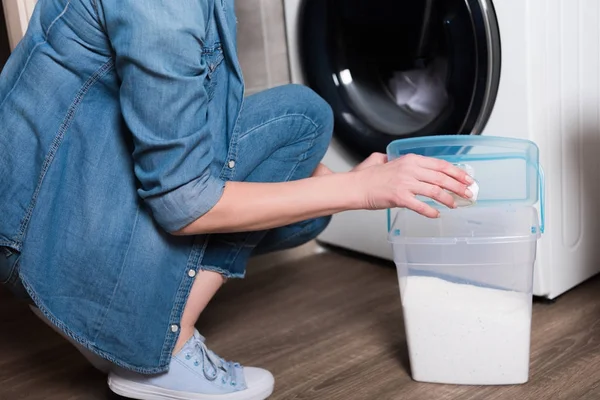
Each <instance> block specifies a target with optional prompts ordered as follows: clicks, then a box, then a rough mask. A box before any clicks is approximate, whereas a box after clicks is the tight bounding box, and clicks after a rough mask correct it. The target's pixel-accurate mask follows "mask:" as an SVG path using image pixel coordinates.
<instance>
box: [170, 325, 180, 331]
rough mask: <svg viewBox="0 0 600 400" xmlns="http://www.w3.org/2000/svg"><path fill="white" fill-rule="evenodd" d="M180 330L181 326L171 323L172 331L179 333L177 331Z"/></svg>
mask: <svg viewBox="0 0 600 400" xmlns="http://www.w3.org/2000/svg"><path fill="white" fill-rule="evenodd" d="M178 330H179V327H178V326H177V325H175V324H173V325H171V332H173V333H177V331H178Z"/></svg>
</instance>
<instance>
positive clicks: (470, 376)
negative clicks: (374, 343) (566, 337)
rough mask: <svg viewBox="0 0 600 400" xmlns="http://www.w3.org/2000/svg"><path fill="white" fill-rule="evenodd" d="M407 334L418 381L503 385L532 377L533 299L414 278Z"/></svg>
mask: <svg viewBox="0 0 600 400" xmlns="http://www.w3.org/2000/svg"><path fill="white" fill-rule="evenodd" d="M405 279H406V280H404V279H403V280H402V281H403V282H402V283H403V284H405V286H403V290H404V291H405V292H404V296H403V309H404V321H405V325H406V336H407V340H408V348H409V355H410V362H411V370H412V375H413V378H414V379H415V380H417V381H424V382H437V383H454V384H476V385H501V384H518V383H524V382H526V381H527V379H528V375H529V342H530V328H531V296H530V295H528V294H526V293H519V292H513V291H504V290H497V289H489V288H483V287H477V286H472V285H465V284H458V283H452V282H448V281H445V280H442V279H438V278H431V277H422V276H409V277H407V278H405Z"/></svg>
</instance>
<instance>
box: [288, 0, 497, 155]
mask: <svg viewBox="0 0 600 400" xmlns="http://www.w3.org/2000/svg"><path fill="white" fill-rule="evenodd" d="M299 25H300V28H299V29H300V32H299V37H300V41H301V42H300V52H301V54H300V58H301V63H302V68H303V71H304V75H305V79H306V83H307V85H308V86H310V87H312V88H313V89H314V90H315V91H316V92H317V93H319V94H320V95H321V96H322V97H323V98H324V99H325V100H326V101H328V102H329V104H330V105H331V106H332V108H333V111H334V114H335V124H336V125H335V136H336V137H337V139H338V140H339V141H340V142H341V143H342V144H343V145H344V146H345V147H346V148H347V149H348V150H350V151H351V152H352V153H354V154H356V155H357V156H358V157H365V156H367V155H369V154H370V153H372V152H375V151H378V152H385V148H386V146H387V145H388V144H389V143H390V142H391V141H393V140H396V139H400V138H409V137H418V136H428V135H440V134H478V133H480V132H481V130H482V129H483V126H484V125H485V123H486V121H487V118H488V117H489V114H490V112H491V109H492V106H493V103H494V100H495V95H496V91H497V86H498V81H499V76H500V40H499V31H498V25H497V23H496V19H495V15H494V12H493V7H492V5H491V3H489V2H487V1H485V0H379V1H373V0H305V2H304V4H303V7H302V11H301V14H300V24H299Z"/></svg>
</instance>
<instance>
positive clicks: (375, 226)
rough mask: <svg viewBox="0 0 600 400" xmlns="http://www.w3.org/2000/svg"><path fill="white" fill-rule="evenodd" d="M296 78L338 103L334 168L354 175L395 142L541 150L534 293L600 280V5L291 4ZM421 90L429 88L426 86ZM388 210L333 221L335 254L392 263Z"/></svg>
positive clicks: (329, 160)
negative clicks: (478, 141)
mask: <svg viewBox="0 0 600 400" xmlns="http://www.w3.org/2000/svg"><path fill="white" fill-rule="evenodd" d="M284 6H285V21H286V29H287V40H288V51H289V59H290V68H291V76H292V80H293V82H295V83H302V84H305V85H307V86H310V87H311V88H313V89H314V90H315V91H316V92H317V93H319V94H320V95H321V96H322V97H323V98H324V99H325V100H327V101H328V102H329V104H330V105H331V106H332V108H333V111H334V115H335V130H334V139H333V141H332V143H331V146H330V148H329V150H328V152H327V154H326V156H325V159H324V163H325V164H326V165H328V166H329V167H330V168H331V169H332V170H334V171H336V172H344V171H348V170H350V169H352V168H353V167H354V166H355V165H356V164H357V163H358V162H360V161H361V160H362V159H364V158H365V157H366V156H368V155H369V154H370V153H372V152H385V149H386V146H387V144H388V143H390V142H391V141H392V140H396V139H402V138H410V137H418V136H427V135H438V134H448V135H457V134H460V135H490V136H506V137H516V138H524V139H530V140H533V141H534V142H536V143H537V144H538V146H539V147H540V162H541V164H542V165H543V166H544V169H545V180H546V184H545V186H546V191H545V194H546V202H547V204H546V216H545V219H546V233H545V234H544V236H543V238H542V239H541V240H540V242H539V247H538V257H537V263H536V267H535V274H534V276H535V278H534V294H535V295H536V296H540V297H546V298H548V299H554V298H556V297H557V296H559V295H560V294H562V293H564V292H566V291H568V290H569V289H571V288H573V287H575V286H577V285H578V284H580V283H582V282H584V281H585V280H587V279H588V278H590V277H592V276H594V275H595V274H597V273H598V272H599V271H600V246H598V245H597V243H598V241H599V239H600V212H599V211H598V209H600V207H599V204H598V202H599V201H600V179H598V177H597V176H596V175H597V174H598V172H597V171H600V111H599V110H600V79H599V78H600V30H599V26H600V3H598V2H597V1H595V0H495V1H492V0H284ZM419 84H422V87H419ZM386 222H387V218H386V212H385V211H350V212H344V213H341V214H338V215H335V216H334V217H333V219H332V222H331V224H330V226H329V227H328V228H327V229H326V230H325V232H323V234H322V235H321V236H320V237H319V241H320V242H321V243H323V244H327V245H332V246H335V247H340V248H344V249H349V250H352V251H355V252H358V253H364V254H368V255H371V256H375V257H380V258H384V259H392V252H391V247H390V245H389V244H388V243H387V240H386V235H387V232H386V226H387V224H386Z"/></svg>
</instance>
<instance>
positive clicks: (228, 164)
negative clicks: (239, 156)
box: [227, 160, 235, 168]
mask: <svg viewBox="0 0 600 400" xmlns="http://www.w3.org/2000/svg"><path fill="white" fill-rule="evenodd" d="M227 166H228V167H229V168H233V167H235V161H233V160H229V162H228V163H227Z"/></svg>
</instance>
